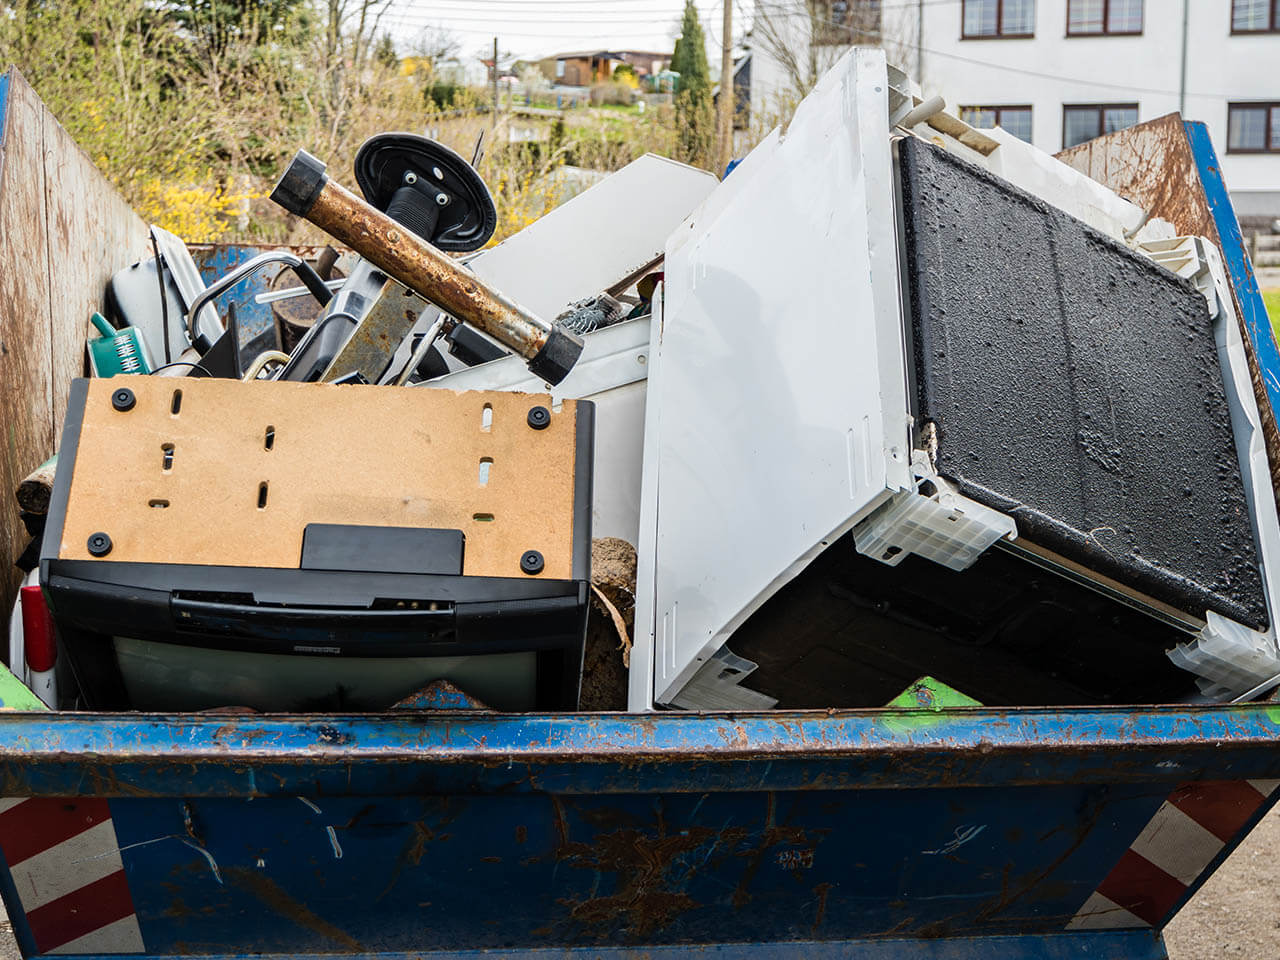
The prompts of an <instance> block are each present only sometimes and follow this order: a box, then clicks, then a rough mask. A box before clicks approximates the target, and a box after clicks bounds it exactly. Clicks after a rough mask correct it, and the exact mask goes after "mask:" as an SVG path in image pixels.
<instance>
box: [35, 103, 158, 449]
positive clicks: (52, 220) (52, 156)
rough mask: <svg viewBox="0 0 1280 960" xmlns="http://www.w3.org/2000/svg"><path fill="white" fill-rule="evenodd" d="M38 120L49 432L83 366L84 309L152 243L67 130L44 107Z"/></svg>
mask: <svg viewBox="0 0 1280 960" xmlns="http://www.w3.org/2000/svg"><path fill="white" fill-rule="evenodd" d="M43 122H44V144H45V184H46V187H47V189H46V195H45V204H46V209H47V210H48V216H49V230H48V239H49V264H50V275H49V308H50V318H51V321H52V328H51V329H52V338H51V344H52V347H51V352H52V362H53V428H54V432H55V435H61V433H62V420H63V417H64V416H65V414H66V410H67V389H68V387H69V385H70V383H71V380H72V378H74V377H78V376H81V375H83V374H84V373H85V372H86V368H85V349H84V343H85V337H86V336H87V335H88V334H89V323H88V321H89V314H90V313H92V312H93V311H94V310H101V309H102V300H103V294H104V292H105V291H106V287H107V281H108V280H110V279H111V275H112V274H113V273H115V272H116V271H117V270H118V269H120V268H121V267H124V266H127V265H129V264H130V263H133V262H134V261H135V260H139V259H141V258H143V257H146V256H149V255H150V253H151V244H150V242H149V240H148V235H147V227H146V224H144V223H143V222H142V220H141V219H139V217H138V215H137V214H135V213H134V212H133V210H132V208H130V206H129V204H128V203H126V202H125V199H124V197H122V196H120V194H119V193H117V192H116V191H115V189H114V188H112V187H111V186H110V185H109V184H108V183H107V182H106V181H105V180H104V179H103V177H102V174H101V173H99V172H98V168H97V167H96V166H94V163H93V161H92V160H91V159H90V158H89V155H88V154H86V153H85V152H84V151H83V150H81V149H80V147H78V146H77V145H76V142H75V141H74V140H72V139H71V134H69V133H68V132H67V131H66V130H65V129H63V127H62V126H61V125H60V124H59V123H58V121H57V120H56V119H55V118H54V116H53V114H51V113H49V112H48V111H47V110H45V111H43ZM94 335H95V336H97V334H96V333H95V334H94Z"/></svg>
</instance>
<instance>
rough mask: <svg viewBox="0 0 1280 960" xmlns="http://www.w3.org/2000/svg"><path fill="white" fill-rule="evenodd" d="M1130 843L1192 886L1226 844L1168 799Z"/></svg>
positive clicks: (1153, 861) (1155, 862)
mask: <svg viewBox="0 0 1280 960" xmlns="http://www.w3.org/2000/svg"><path fill="white" fill-rule="evenodd" d="M1129 846H1130V849H1131V850H1133V852H1134V853H1136V854H1138V855H1139V856H1141V857H1143V858H1145V859H1147V860H1150V861H1151V862H1152V863H1154V864H1155V865H1156V866H1157V867H1159V868H1160V869H1161V870H1163V871H1164V872H1165V873H1167V874H1169V876H1171V877H1173V878H1175V879H1176V880H1177V881H1178V882H1179V883H1182V884H1184V885H1186V886H1190V885H1191V883H1192V881H1194V880H1195V878H1196V877H1198V876H1200V874H1201V873H1203V872H1204V868H1205V867H1207V866H1208V865H1209V861H1210V860H1212V859H1213V858H1214V857H1216V856H1217V855H1218V853H1219V852H1220V851H1221V850H1222V848H1223V846H1225V844H1223V842H1222V841H1221V840H1219V839H1218V838H1217V837H1215V836H1214V835H1213V834H1212V833H1210V832H1209V831H1208V830H1206V829H1205V828H1204V827H1202V826H1200V824H1198V823H1196V822H1195V821H1194V820H1192V819H1191V818H1190V817H1189V816H1187V815H1186V814H1185V813H1183V812H1182V811H1181V810H1179V809H1178V808H1177V807H1175V806H1174V805H1173V804H1171V803H1169V802H1168V801H1167V800H1166V801H1165V802H1164V803H1162V804H1160V809H1159V810H1157V811H1156V815H1155V816H1154V817H1152V818H1151V822H1150V823H1148V824H1147V825H1146V826H1145V827H1143V828H1142V832H1141V833H1140V834H1138V836H1137V838H1136V839H1135V840H1134V841H1133V843H1132V844H1130V845H1129Z"/></svg>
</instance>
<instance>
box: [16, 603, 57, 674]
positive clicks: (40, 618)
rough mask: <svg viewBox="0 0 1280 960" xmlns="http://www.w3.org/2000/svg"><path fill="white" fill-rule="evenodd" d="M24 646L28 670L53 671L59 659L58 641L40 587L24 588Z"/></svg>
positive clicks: (51, 617) (51, 615)
mask: <svg viewBox="0 0 1280 960" xmlns="http://www.w3.org/2000/svg"><path fill="white" fill-rule="evenodd" d="M21 603H22V645H23V647H24V648H25V649H26V651H27V669H28V670H32V671H35V672H43V671H45V670H52V669H53V662H54V661H55V660H57V659H58V641H57V640H56V639H55V638H54V632H53V614H51V613H50V612H49V606H48V604H46V603H45V602H44V593H43V592H42V591H41V589H40V588H39V587H23V588H22V594H21Z"/></svg>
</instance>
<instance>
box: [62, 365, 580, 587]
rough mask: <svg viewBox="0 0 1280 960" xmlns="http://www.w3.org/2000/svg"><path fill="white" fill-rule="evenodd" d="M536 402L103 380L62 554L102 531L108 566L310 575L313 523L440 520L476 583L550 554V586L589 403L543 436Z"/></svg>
mask: <svg viewBox="0 0 1280 960" xmlns="http://www.w3.org/2000/svg"><path fill="white" fill-rule="evenodd" d="M121 387H128V388H129V389H131V390H133V392H134V394H135V398H136V405H135V406H134V407H133V408H132V409H130V410H128V411H126V412H120V411H117V410H115V409H114V408H113V407H112V404H111V394H112V391H113V390H116V389H119V388H121ZM177 391H181V397H180V400H179V402H178V403H177V407H178V412H177V413H174V412H173V408H174V405H175V402H174V401H175V393H176V392H177ZM535 406H544V407H547V408H550V406H551V398H550V396H548V395H545V394H527V393H499V392H493V391H467V392H463V393H455V392H453V391H451V390H409V389H405V388H403V387H399V388H397V387H371V386H359V387H353V386H345V387H344V386H333V385H332V384H320V383H289V382H266V381H259V382H254V383H240V382H238V381H234V380H206V379H188V378H185V377H184V378H180V379H175V378H169V377H114V378H112V379H111V380H93V381H91V382H90V385H89V394H88V400H87V402H86V408H85V413H84V425H83V428H82V430H81V434H80V442H79V445H78V447H77V449H76V457H75V468H74V473H73V475H72V480H71V490H70V494H69V496H68V501H67V511H66V520H65V523H64V526H63V533H62V543H61V545H60V548H59V554H58V555H59V556H60V557H62V558H63V559H68V560H92V559H94V557H93V556H91V555H90V553H89V551H88V540H89V537H90V536H91V535H92V534H94V533H97V532H99V531H101V532H105V533H106V534H107V535H108V536H110V538H111V541H112V548H111V552H110V553H109V554H108V555H106V556H105V557H103V558H102V559H103V561H104V562H137V563H187V564H207V565H214V566H240V567H275V568H296V567H297V566H298V562H299V559H300V557H301V554H302V535H303V531H304V529H305V527H306V525H307V524H308V523H336V524H361V525H366V526H392V527H427V528H444V529H449V530H461V531H462V532H463V534H464V535H465V537H466V549H465V558H464V565H463V572H464V573H465V574H466V575H467V576H481V577H522V576H524V574H523V573H522V572H521V570H520V557H521V555H522V554H523V553H524V552H525V551H526V550H537V551H539V552H540V553H542V555H543V558H544V561H545V569H544V572H543V573H542V576H543V577H545V578H547V579H554V580H567V579H570V578H572V576H573V529H574V465H575V451H576V448H577V443H576V437H577V431H576V429H575V423H576V416H577V405H576V403H575V402H574V401H571V400H566V401H564V403H563V406H562V407H561V409H560V411H559V412H556V413H552V414H551V422H550V423H549V424H548V425H547V426H546V427H545V428H543V429H534V428H532V427H530V426H529V423H528V419H527V418H528V413H529V410H530V409H531V408H532V407H535ZM486 407H488V408H489V418H488V426H487V428H486V426H485V422H486V418H485V408H486ZM268 431H270V439H269V440H268V436H267V434H268ZM67 456H68V453H67V452H66V451H64V452H63V454H62V456H61V459H62V461H63V462H64V463H65V462H66V457H67ZM482 461H488V463H487V465H486V467H485V477H484V480H483V482H482V481H481V475H480V474H481V463H482ZM263 484H265V487H263Z"/></svg>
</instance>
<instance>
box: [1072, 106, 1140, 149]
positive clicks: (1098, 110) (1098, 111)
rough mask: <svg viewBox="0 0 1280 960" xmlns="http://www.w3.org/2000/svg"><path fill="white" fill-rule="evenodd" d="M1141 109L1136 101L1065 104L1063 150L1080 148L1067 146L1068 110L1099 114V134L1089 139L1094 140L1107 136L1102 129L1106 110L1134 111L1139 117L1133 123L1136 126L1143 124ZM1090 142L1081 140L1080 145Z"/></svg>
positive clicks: (1074, 145)
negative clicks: (1091, 111) (1089, 111)
mask: <svg viewBox="0 0 1280 960" xmlns="http://www.w3.org/2000/svg"><path fill="white" fill-rule="evenodd" d="M1141 109H1142V108H1141V105H1140V104H1139V103H1137V102H1136V101H1133V102H1128V101H1126V102H1122V103H1064V104H1063V105H1062V149H1063V150H1070V149H1071V147H1078V146H1080V144H1079V143H1073V144H1072V145H1071V147H1068V146H1067V111H1068V110H1093V111H1094V112H1095V113H1096V114H1097V116H1098V132H1097V133H1096V134H1094V135H1093V136H1092V137H1090V138H1089V140H1093V139H1095V138H1097V137H1101V136H1104V135H1105V134H1106V131H1105V130H1103V129H1102V127H1103V123H1104V118H1103V115H1102V114H1103V111H1104V110H1132V111H1133V112H1134V113H1136V114H1137V115H1138V117H1137V119H1135V120H1134V121H1133V123H1134V124H1135V125H1136V124H1138V123H1141V122H1142V113H1141ZM1126 129H1127V128H1126ZM1113 132H1114V131H1113ZM1089 140H1081V141H1080V143H1088V142H1089Z"/></svg>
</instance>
